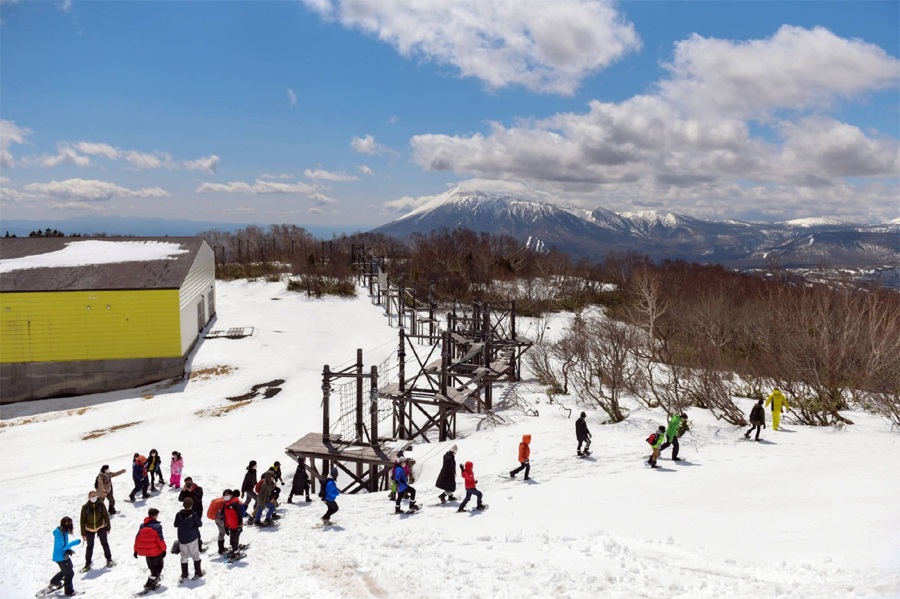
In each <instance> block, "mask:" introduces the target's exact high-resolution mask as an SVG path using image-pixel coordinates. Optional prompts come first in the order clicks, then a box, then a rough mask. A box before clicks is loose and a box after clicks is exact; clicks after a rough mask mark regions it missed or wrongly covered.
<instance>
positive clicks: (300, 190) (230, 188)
mask: <svg viewBox="0 0 900 599" xmlns="http://www.w3.org/2000/svg"><path fill="white" fill-rule="evenodd" d="M318 190H319V187H318V186H316V185H309V184H307V183H299V182H298V183H279V182H276V181H266V180H263V179H257V180H256V181H254V182H253V183H252V184H250V183H245V182H243V181H232V182H230V183H203V184H201V185H200V186H199V187H198V188H197V193H238V194H259V195H264V194H301V195H309V194H312V193H315V192H317V191H318Z"/></svg>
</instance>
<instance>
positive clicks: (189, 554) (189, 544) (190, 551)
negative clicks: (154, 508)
mask: <svg viewBox="0 0 900 599" xmlns="http://www.w3.org/2000/svg"><path fill="white" fill-rule="evenodd" d="M181 506H182V508H184V509H182V510H180V511H179V512H178V513H177V514H175V528H176V529H178V545H179V547H180V548H181V551H180V554H181V578H180V579H179V581H178V582H183V581H185V580H187V579H188V576H189V574H188V561H190V560H193V561H194V578H201V577H202V576H203V575H204V574H205V572H204V571H203V570H202V569H201V568H200V527H201V526H203V520H201V519H200V515H199V514H198V513H197V512H196V511H195V510H194V500H193V499H191V498H190V497H186V498H185V499H184V501H183V502H182V504H181Z"/></svg>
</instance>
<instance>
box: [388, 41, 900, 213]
mask: <svg viewBox="0 0 900 599" xmlns="http://www.w3.org/2000/svg"><path fill="white" fill-rule="evenodd" d="M785 38H787V40H786V39H785ZM707 42H709V40H702V39H701V38H696V37H694V38H691V40H688V41H687V42H682V44H688V45H690V44H699V46H701V47H705V49H706V50H707V52H706V53H704V54H702V55H697V56H695V54H696V53H695V52H694V50H696V48H695V49H694V50H692V52H691V55H692V56H694V58H692V59H691V60H687V59H685V58H676V64H677V65H681V66H679V68H673V69H671V70H670V76H671V77H672V79H669V80H667V81H665V82H663V83H662V84H660V85H659V87H658V89H659V93H658V94H652V95H637V96H634V97H632V98H629V99H627V100H624V101H621V102H617V103H611V102H599V101H593V102H591V103H590V104H589V109H588V110H587V112H579V113H575V112H569V113H560V114H556V115H554V116H551V117H549V118H546V119H532V120H527V119H523V120H520V121H518V122H516V124H515V125H513V126H506V125H504V124H501V123H491V124H490V127H489V129H488V131H486V132H484V133H474V134H467V135H441V134H423V135H417V136H414V137H413V138H412V139H411V140H410V144H411V146H412V150H413V158H414V160H415V161H416V162H417V163H418V164H420V165H421V166H422V167H423V168H424V169H426V170H432V171H453V172H455V173H457V174H459V175H464V176H467V177H473V178H475V179H476V180H479V182H480V183H481V184H482V185H487V184H488V183H493V184H494V187H495V188H499V187H502V186H503V185H509V182H514V183H515V184H517V185H518V184H524V185H525V186H526V187H527V188H529V189H531V190H532V191H533V192H535V193H549V194H551V195H553V196H554V197H561V198H566V200H567V201H569V202H571V203H581V204H582V205H585V206H586V207H595V206H597V205H598V204H600V203H601V202H602V204H603V205H605V206H609V207H614V208H615V209H619V208H620V207H621V206H622V205H626V206H631V207H634V208H644V207H656V208H671V209H677V210H680V211H682V212H686V213H693V214H696V215H697V216H716V214H715V212H716V211H717V210H718V209H719V208H720V207H721V205H722V204H717V202H726V203H727V202H732V201H733V202H736V204H735V205H737V206H742V205H743V202H744V201H745V200H746V199H747V198H753V199H752V200H748V201H750V202H753V201H760V202H762V200H758V198H765V197H774V195H773V194H771V193H770V192H769V191H768V190H771V189H772V188H773V187H774V188H780V187H782V186H784V187H790V186H797V188H798V189H800V188H803V189H820V188H824V187H828V188H830V189H831V190H832V192H833V193H835V194H837V195H835V196H834V197H835V198H838V197H840V198H843V199H844V200H845V201H849V202H851V203H853V204H858V203H859V202H858V200H857V199H855V198H854V197H853V195H852V193H848V192H847V190H848V189H854V188H855V186H854V185H853V184H851V183H848V181H847V178H879V177H881V178H886V179H888V181H887V182H886V183H887V184H888V185H887V187H885V186H882V187H880V188H879V187H874V188H872V190H870V191H869V192H868V195H869V197H871V198H872V201H873V202H875V203H876V204H877V205H879V206H882V207H885V206H886V204H885V202H884V201H883V199H879V198H881V195H880V194H882V193H883V191H879V190H884V189H890V188H891V184H892V183H893V184H894V185H893V187H896V181H897V177H898V176H900V143H898V140H897V138H896V137H891V136H889V135H884V134H879V133H878V132H873V131H863V130H862V129H860V128H859V127H856V126H854V125H852V124H849V123H844V122H840V121H837V120H835V119H832V118H828V117H825V116H823V115H822V114H821V112H822V110H823V108H826V107H827V106H828V104H829V101H828V100H829V98H831V99H833V98H836V97H838V96H849V95H852V94H857V93H861V92H862V91H865V90H875V89H881V88H882V87H884V86H886V85H897V81H896V79H894V80H892V79H891V77H890V76H889V71H891V70H893V72H894V73H895V74H896V73H898V72H900V61H897V60H896V59H893V58H890V57H887V56H886V55H885V54H884V53H883V52H882V51H881V50H879V49H877V48H874V47H872V46H868V45H866V44H863V43H862V42H859V41H855V40H854V41H849V42H848V41H845V40H840V38H835V37H834V36H833V35H832V34H830V33H828V32H825V31H824V30H818V29H817V30H812V31H810V32H807V34H803V32H802V30H799V31H798V30H796V29H794V28H791V29H789V30H785V29H784V28H782V29H781V30H779V32H778V34H776V35H775V36H773V37H772V38H769V39H766V40H759V41H754V42H746V43H742V44H737V43H734V42H731V41H724V42H721V43H719V44H712V45H709V46H707ZM729 48H731V49H732V50H733V53H732V54H730V53H729V51H728V49H729ZM767 48H768V49H769V50H770V52H766V51H765V50H766V49H767ZM785 48H789V49H791V51H788V50H786V49H785ZM836 49H837V50H836ZM839 49H844V50H846V52H847V60H848V61H849V63H850V64H851V65H853V70H854V71H855V72H856V74H855V75H853V76H850V75H848V74H847V69H846V68H845V65H844V63H842V62H841V60H840V57H839V52H838V50H839ZM681 50H682V51H683V50H684V46H682V47H681ZM791 52H793V53H795V54H796V55H797V56H796V58H795V59H794V60H793V62H800V63H803V64H806V65H807V68H809V69H813V70H816V69H818V71H819V72H818V73H816V74H815V76H813V75H810V74H806V75H803V74H801V73H799V72H797V71H796V70H795V68H794V67H793V66H791V67H783V68H782V72H777V65H778V64H782V63H783V64H791V63H792V58H791ZM771 53H774V54H775V55H777V56H778V57H779V58H778V60H777V61H776V62H774V63H773V62H772V61H771V59H770V54H771ZM816 53H819V54H822V55H826V56H828V60H827V61H826V62H828V63H831V62H834V63H838V66H836V67H835V75H834V77H833V81H831V83H829V84H826V82H828V81H829V73H828V66H827V65H826V64H823V63H820V62H816V61H815V60H811V59H809V57H810V56H812V55H814V54H816ZM757 56H759V58H757ZM741 58H743V59H744V60H745V61H746V64H743V65H742V66H741ZM754 60H758V61H760V62H762V63H763V64H764V65H767V68H770V70H775V71H776V72H770V73H769V74H768V75H767V77H768V79H766V80H765V81H764V83H763V87H765V88H766V89H765V90H762V91H761V90H760V89H759V88H760V83H759V81H757V80H756V77H757V76H759V77H762V78H765V77H766V75H763V74H761V73H760V71H759V66H758V65H756V64H750V63H752V62H753V61H754ZM701 61H705V62H703V65H702V66H698V65H699V63H700V62H701ZM887 67H891V68H887ZM717 68H718V69H721V70H722V73H720V75H716V69H717ZM740 68H743V69H744V71H745V72H746V73H750V74H752V77H749V78H748V79H747V80H746V81H744V86H743V87H741V82H742V81H743V80H742V79H741V77H740V76H738V72H739V70H740ZM822 71H824V72H822ZM860 73H866V75H864V76H860V75H859V74H860ZM679 77H687V78H686V79H684V78H681V79H679ZM791 77H797V78H801V79H803V78H804V77H805V79H803V81H806V82H807V83H808V84H809V85H808V86H807V87H804V86H800V87H796V86H792V85H787V84H786V83H784V81H785V80H786V79H789V78H791ZM720 80H721V81H722V91H721V93H719V91H718V89H717V88H713V87H711V86H709V85H708V82H711V81H720ZM891 81H893V83H891ZM698 82H699V83H698ZM782 83H784V85H782ZM779 86H781V87H782V88H784V89H776V88H779ZM689 89H690V90H692V93H690V94H689V93H687V91H686V90H689ZM784 108H791V109H792V110H791V111H790V112H788V113H787V114H785V113H783V111H782V112H779V110H780V109H784ZM753 115H760V116H761V117H764V118H763V120H760V121H757V122H754V121H752V120H751V118H753ZM757 125H761V126H762V127H761V129H759V128H758V127H757ZM757 131H759V132H757ZM749 189H754V190H755V192H754V194H751V193H749V191H748V190H749ZM778 197H779V198H781V199H782V200H784V196H783V195H779V196H778ZM803 197H804V192H802V191H798V194H797V196H796V198H795V199H794V200H793V202H792V203H793V205H795V206H800V205H801V203H802V202H803V201H805V200H803V199H802V198H803ZM398 202H400V201H398ZM400 203H401V204H402V203H403V202H400ZM406 203H408V202H406ZM894 204H895V205H896V198H894ZM774 207H775V206H774V205H773V206H770V207H768V208H767V209H771V208H774ZM857 209H858V210H860V211H862V210H863V208H861V207H858V208H857ZM893 212H894V213H896V207H895V208H894V209H893Z"/></svg>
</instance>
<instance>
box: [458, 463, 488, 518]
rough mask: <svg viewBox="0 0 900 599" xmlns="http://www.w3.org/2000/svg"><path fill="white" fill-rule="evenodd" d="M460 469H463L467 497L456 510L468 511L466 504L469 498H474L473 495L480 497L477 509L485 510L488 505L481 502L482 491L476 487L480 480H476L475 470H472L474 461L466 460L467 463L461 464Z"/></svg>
mask: <svg viewBox="0 0 900 599" xmlns="http://www.w3.org/2000/svg"><path fill="white" fill-rule="evenodd" d="M459 469H460V470H462V477H463V480H464V481H465V485H466V498H465V499H463V502H462V503H461V504H460V506H459V509H458V510H456V511H457V512H464V511H466V504H467V503H469V499H471V498H472V495H474V496H475V497H477V498H478V505H476V506H475V509H476V510H483V509H484V508H486V507H487V506H486V505H484V504H483V503H481V491H479V490H478V489H477V488H475V485H476V484H478V481H477V480H475V472H474V471H473V470H472V462H466V465H465V466H460V467H459Z"/></svg>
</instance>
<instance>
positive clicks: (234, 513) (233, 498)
mask: <svg viewBox="0 0 900 599" xmlns="http://www.w3.org/2000/svg"><path fill="white" fill-rule="evenodd" d="M240 494H241V493H240V491H238V490H237V489H235V490H233V491H232V492H231V494H227V493H226V494H223V495H222V498H223V499H224V500H225V505H224V506H223V507H222V511H223V512H224V513H225V532H226V533H228V538H229V541H230V542H231V551H229V552H228V558H229V559H237V558H238V555H240V549H241V546H240V543H241V532H242V531H243V530H244V529H243V526H241V525H242V524H243V522H244V514H245V512H244V504H242V503H241V497H240Z"/></svg>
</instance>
